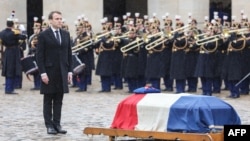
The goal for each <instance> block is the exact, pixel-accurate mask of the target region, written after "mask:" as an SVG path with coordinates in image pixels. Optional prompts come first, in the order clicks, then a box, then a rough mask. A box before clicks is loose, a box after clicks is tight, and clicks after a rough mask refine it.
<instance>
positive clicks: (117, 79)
mask: <svg viewBox="0 0 250 141" xmlns="http://www.w3.org/2000/svg"><path fill="white" fill-rule="evenodd" d="M114 32H115V35H114V37H113V39H114V42H115V44H116V47H115V51H114V59H113V80H114V81H113V82H114V89H115V90H120V89H123V82H122V76H121V62H122V58H123V55H122V52H121V51H120V48H121V47H122V46H123V45H122V43H121V38H126V36H127V35H126V34H124V35H123V34H122V29H121V23H120V22H119V21H116V22H115V24H114Z"/></svg>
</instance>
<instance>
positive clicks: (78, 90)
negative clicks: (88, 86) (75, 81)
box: [75, 89, 86, 92]
mask: <svg viewBox="0 0 250 141" xmlns="http://www.w3.org/2000/svg"><path fill="white" fill-rule="evenodd" d="M84 91H86V90H82V89H77V90H75V92H84Z"/></svg>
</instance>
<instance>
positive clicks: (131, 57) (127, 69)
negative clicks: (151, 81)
mask: <svg viewBox="0 0 250 141" xmlns="http://www.w3.org/2000/svg"><path fill="white" fill-rule="evenodd" d="M136 32H137V31H136V29H135V28H134V27H131V28H130V29H129V33H128V39H127V40H124V44H125V45H124V46H123V47H121V51H122V52H123V60H122V70H121V71H122V76H123V77H124V78H125V79H126V80H127V83H128V90H129V91H128V92H129V93H132V92H133V91H134V90H135V89H137V88H138V83H137V82H138V61H139V60H138V53H139V51H140V46H137V44H136V43H137V40H138V38H137V36H136ZM132 46H133V47H132Z"/></svg>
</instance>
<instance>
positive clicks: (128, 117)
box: [111, 94, 145, 130]
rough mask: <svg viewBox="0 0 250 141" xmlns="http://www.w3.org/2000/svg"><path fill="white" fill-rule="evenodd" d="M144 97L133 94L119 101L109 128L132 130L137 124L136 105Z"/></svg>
mask: <svg viewBox="0 0 250 141" xmlns="http://www.w3.org/2000/svg"><path fill="white" fill-rule="evenodd" d="M144 96H145V94H133V95H131V96H129V97H127V98H126V99H124V100H123V101H121V102H120V103H119V105H118V107H117V109H116V113H115V117H114V119H113V122H112V124H111V128H118V129H130V130H131V129H132V130H134V128H135V126H136V125H137V123H138V117H137V108H136V107H137V103H138V102H139V101H140V100H141V99H142V98H143V97H144Z"/></svg>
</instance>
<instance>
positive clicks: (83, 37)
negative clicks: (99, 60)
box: [72, 21, 93, 92]
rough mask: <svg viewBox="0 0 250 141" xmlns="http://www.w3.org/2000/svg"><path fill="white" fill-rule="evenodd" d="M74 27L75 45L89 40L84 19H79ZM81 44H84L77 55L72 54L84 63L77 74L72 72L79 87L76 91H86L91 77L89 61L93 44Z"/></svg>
mask: <svg viewBox="0 0 250 141" xmlns="http://www.w3.org/2000/svg"><path fill="white" fill-rule="evenodd" d="M76 28H77V32H78V36H77V37H76V39H75V41H74V45H75V46H77V45H79V44H81V43H84V42H88V41H90V40H91V38H92V37H90V36H89V35H88V34H87V31H86V24H85V23H84V21H80V22H79V23H78V24H77V27H76ZM82 46H84V47H83V48H82V49H81V50H79V51H78V52H77V53H78V55H77V54H75V55H76V56H74V57H77V58H79V59H80V61H81V62H82V63H84V64H85V68H84V71H82V72H80V73H79V74H74V75H76V77H77V78H78V83H77V85H78V87H79V89H77V90H76V92H83V91H87V85H88V80H89V77H91V71H92V65H93V64H92V61H91V54H92V52H93V45H92V44H88V45H86V44H83V45H82ZM73 48H74V47H73ZM73 48H72V49H73Z"/></svg>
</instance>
